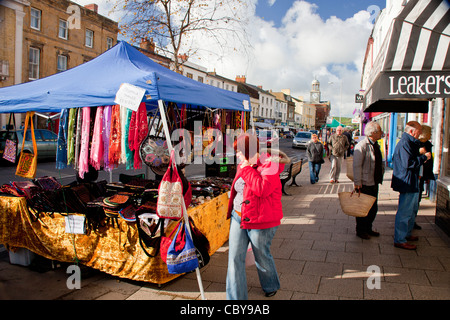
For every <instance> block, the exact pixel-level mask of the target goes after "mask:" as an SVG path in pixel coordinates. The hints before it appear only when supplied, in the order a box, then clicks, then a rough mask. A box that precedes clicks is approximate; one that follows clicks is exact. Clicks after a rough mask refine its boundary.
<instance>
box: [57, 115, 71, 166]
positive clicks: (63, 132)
mask: <svg viewBox="0 0 450 320" xmlns="http://www.w3.org/2000/svg"><path fill="white" fill-rule="evenodd" d="M68 118H69V110H68V109H63V110H62V111H61V115H60V117H59V130H58V143H57V147H56V169H65V168H67V120H68Z"/></svg>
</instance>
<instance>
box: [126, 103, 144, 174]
mask: <svg viewBox="0 0 450 320" xmlns="http://www.w3.org/2000/svg"><path fill="white" fill-rule="evenodd" d="M147 134H148V121H147V108H146V106H145V103H144V102H142V103H141V104H140V105H139V109H138V111H137V112H134V111H133V114H132V115H131V122H130V133H129V136H128V144H129V146H130V150H131V151H134V169H141V168H142V160H141V157H140V155H139V147H140V146H141V143H142V141H143V140H144V139H145V137H147Z"/></svg>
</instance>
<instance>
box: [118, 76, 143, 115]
mask: <svg viewBox="0 0 450 320" xmlns="http://www.w3.org/2000/svg"><path fill="white" fill-rule="evenodd" d="M144 95H145V89H143V88H139V87H136V86H133V85H132V84H129V83H122V84H121V85H120V88H119V91H117V93H116V98H115V99H114V102H115V103H117V104H119V105H121V106H122V107H125V108H128V109H131V110H133V111H137V110H138V109H139V105H140V104H141V102H142V98H143V97H144Z"/></svg>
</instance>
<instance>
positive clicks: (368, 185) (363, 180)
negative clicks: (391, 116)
mask: <svg viewBox="0 0 450 320" xmlns="http://www.w3.org/2000/svg"><path fill="white" fill-rule="evenodd" d="M364 132H365V138H364V139H362V140H361V141H359V142H358V144H357V145H356V146H355V150H354V152H353V179H354V185H355V191H358V192H362V193H365V194H368V195H371V196H374V197H376V198H377V199H376V200H375V203H374V204H373V206H372V208H371V209H370V211H369V213H368V215H367V216H366V217H358V218H356V235H357V236H358V237H360V238H362V239H366V240H368V239H370V237H371V236H372V237H378V236H379V235H380V234H379V233H378V232H376V231H374V230H373V228H372V224H373V222H374V220H375V217H376V215H377V212H378V187H379V186H378V185H379V184H381V183H382V182H383V175H384V164H383V158H382V155H381V150H380V146H379V145H378V142H377V141H378V140H380V139H381V137H382V136H383V130H381V127H380V125H379V124H378V123H376V122H374V121H372V122H369V123H367V125H366V128H365V131H364Z"/></svg>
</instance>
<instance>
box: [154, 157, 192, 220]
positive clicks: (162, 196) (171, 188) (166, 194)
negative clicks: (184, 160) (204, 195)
mask: <svg viewBox="0 0 450 320" xmlns="http://www.w3.org/2000/svg"><path fill="white" fill-rule="evenodd" d="M183 191H184V188H183V180H182V178H181V177H180V175H179V174H178V170H177V167H176V164H175V151H174V150H172V152H171V154H170V161H169V168H168V169H167V171H166V173H165V174H164V176H163V178H162V180H161V183H160V184H159V188H158V194H159V195H158V202H157V209H156V210H157V211H156V213H157V214H158V216H159V217H161V218H167V219H175V220H178V219H180V218H181V217H182V216H183V206H182V202H181V201H184V202H185V204H186V208H187V207H189V204H190V202H191V198H192V188H191V186H190V183H189V182H188V187H187V189H186V192H185V193H184V192H183Z"/></svg>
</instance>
